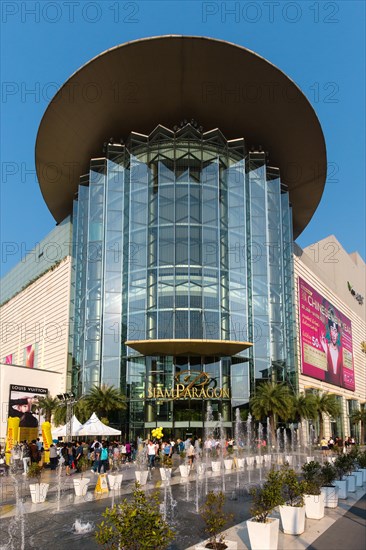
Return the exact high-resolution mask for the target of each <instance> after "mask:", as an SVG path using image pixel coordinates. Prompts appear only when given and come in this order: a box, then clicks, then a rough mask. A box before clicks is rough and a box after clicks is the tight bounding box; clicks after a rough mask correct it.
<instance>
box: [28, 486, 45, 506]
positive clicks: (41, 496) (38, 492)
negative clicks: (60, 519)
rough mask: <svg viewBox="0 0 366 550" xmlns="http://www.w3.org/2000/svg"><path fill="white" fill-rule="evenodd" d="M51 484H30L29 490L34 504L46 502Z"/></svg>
mask: <svg viewBox="0 0 366 550" xmlns="http://www.w3.org/2000/svg"><path fill="white" fill-rule="evenodd" d="M49 486H50V484H49V483H30V484H29V489H30V494H31V497H32V502H33V503H34V504H40V503H41V502H44V501H45V500H46V496H47V491H48V487H49Z"/></svg>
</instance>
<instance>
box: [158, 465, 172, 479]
mask: <svg viewBox="0 0 366 550" xmlns="http://www.w3.org/2000/svg"><path fill="white" fill-rule="evenodd" d="M159 472H160V477H161V479H162V480H163V481H169V480H170V479H171V477H172V470H171V469H170V468H159Z"/></svg>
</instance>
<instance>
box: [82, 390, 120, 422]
mask: <svg viewBox="0 0 366 550" xmlns="http://www.w3.org/2000/svg"><path fill="white" fill-rule="evenodd" d="M83 401H84V403H85V404H86V406H87V408H88V409H89V413H90V414H92V413H93V412H95V413H96V415H97V416H99V418H101V417H105V418H108V413H110V412H112V411H115V410H125V409H126V408H127V405H126V398H125V396H124V395H123V394H122V392H121V391H120V390H119V389H118V388H116V387H114V386H108V385H107V384H102V385H101V386H100V387H99V386H93V387H92V388H91V389H90V390H89V391H88V393H87V394H86V395H85V397H84V398H83Z"/></svg>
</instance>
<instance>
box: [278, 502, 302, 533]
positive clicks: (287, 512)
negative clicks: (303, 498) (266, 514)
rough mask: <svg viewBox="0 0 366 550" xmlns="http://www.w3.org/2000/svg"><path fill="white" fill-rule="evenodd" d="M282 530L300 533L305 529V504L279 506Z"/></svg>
mask: <svg viewBox="0 0 366 550" xmlns="http://www.w3.org/2000/svg"><path fill="white" fill-rule="evenodd" d="M280 515H281V523H282V529H283V532H284V533H286V535H301V533H303V532H304V531H305V506H280Z"/></svg>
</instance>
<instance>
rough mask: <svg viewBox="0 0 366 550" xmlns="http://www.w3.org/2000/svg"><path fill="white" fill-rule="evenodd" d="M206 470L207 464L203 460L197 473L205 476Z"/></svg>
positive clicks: (198, 466) (198, 465)
mask: <svg viewBox="0 0 366 550" xmlns="http://www.w3.org/2000/svg"><path fill="white" fill-rule="evenodd" d="M205 472H206V464H204V463H203V462H201V463H200V464H197V474H198V475H199V476H203V475H204V473H205Z"/></svg>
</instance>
